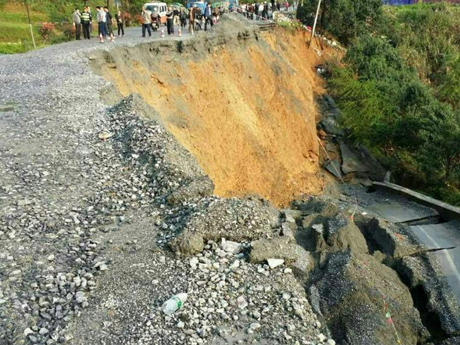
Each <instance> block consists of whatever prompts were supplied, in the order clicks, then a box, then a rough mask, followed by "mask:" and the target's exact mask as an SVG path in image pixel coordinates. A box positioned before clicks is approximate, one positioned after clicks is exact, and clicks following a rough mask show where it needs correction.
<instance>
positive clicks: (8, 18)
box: [0, 10, 48, 24]
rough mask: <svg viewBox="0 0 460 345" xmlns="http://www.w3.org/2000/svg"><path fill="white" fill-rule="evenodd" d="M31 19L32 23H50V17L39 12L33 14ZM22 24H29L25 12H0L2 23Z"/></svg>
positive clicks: (0, 21)
mask: <svg viewBox="0 0 460 345" xmlns="http://www.w3.org/2000/svg"><path fill="white" fill-rule="evenodd" d="M30 19H31V21H32V23H35V22H46V21H48V16H47V15H46V14H44V13H39V12H31V13H30ZM5 22H8V23H22V24H28V23H29V22H28V19H27V14H26V12H25V10H24V12H7V11H0V23H5Z"/></svg>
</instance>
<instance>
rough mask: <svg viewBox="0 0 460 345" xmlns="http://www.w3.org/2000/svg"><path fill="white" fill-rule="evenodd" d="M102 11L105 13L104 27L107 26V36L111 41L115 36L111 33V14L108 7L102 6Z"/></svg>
mask: <svg viewBox="0 0 460 345" xmlns="http://www.w3.org/2000/svg"><path fill="white" fill-rule="evenodd" d="M104 11H105V13H106V15H105V18H106V20H105V24H106V28H107V30H106V31H107V38H108V39H110V41H111V42H113V40H114V39H115V36H114V34H113V30H112V15H111V14H110V11H109V8H108V7H104Z"/></svg>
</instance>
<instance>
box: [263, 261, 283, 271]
mask: <svg viewBox="0 0 460 345" xmlns="http://www.w3.org/2000/svg"><path fill="white" fill-rule="evenodd" d="M267 263H268V266H270V268H271V269H274V268H276V267H278V266H281V265H282V264H284V260H283V259H267Z"/></svg>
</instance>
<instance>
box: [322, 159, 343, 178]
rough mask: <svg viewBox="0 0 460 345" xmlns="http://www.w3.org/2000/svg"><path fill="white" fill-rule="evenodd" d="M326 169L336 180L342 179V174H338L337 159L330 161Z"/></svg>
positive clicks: (338, 165) (338, 164) (338, 163)
mask: <svg viewBox="0 0 460 345" xmlns="http://www.w3.org/2000/svg"><path fill="white" fill-rule="evenodd" d="M326 169H327V171H329V172H330V173H331V174H332V175H334V176H335V177H337V178H338V179H340V178H342V174H341V173H340V162H339V160H338V159H334V160H332V161H330V162H329V164H328V165H326Z"/></svg>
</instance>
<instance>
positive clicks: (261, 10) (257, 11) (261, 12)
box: [241, 0, 296, 19]
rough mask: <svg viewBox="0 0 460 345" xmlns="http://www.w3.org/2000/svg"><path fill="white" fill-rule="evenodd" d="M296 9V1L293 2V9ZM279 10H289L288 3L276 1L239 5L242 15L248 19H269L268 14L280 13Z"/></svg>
mask: <svg viewBox="0 0 460 345" xmlns="http://www.w3.org/2000/svg"><path fill="white" fill-rule="evenodd" d="M295 7H296V1H294V8H295ZM281 8H284V10H286V11H287V10H288V9H289V2H288V1H284V2H283V3H281V1H278V0H276V1H275V0H271V2H270V3H269V2H267V1H264V2H260V3H252V4H244V5H241V11H242V12H243V14H245V15H246V17H247V18H249V19H261V18H262V19H269V17H270V12H271V13H273V12H274V11H281Z"/></svg>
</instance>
